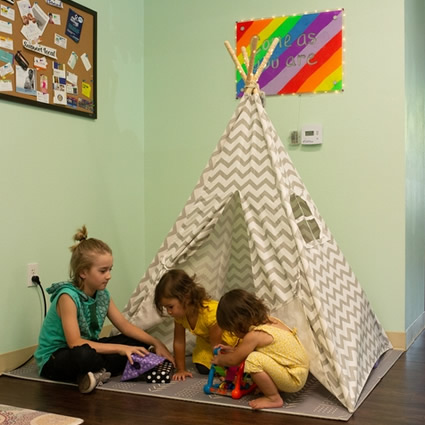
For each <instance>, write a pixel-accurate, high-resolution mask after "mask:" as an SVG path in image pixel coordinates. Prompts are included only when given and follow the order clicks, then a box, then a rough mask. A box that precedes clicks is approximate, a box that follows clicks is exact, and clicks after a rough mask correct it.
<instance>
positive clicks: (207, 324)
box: [176, 300, 239, 369]
mask: <svg viewBox="0 0 425 425" xmlns="http://www.w3.org/2000/svg"><path fill="white" fill-rule="evenodd" d="M203 304H204V307H205V308H202V309H200V310H199V313H198V320H197V322H196V325H195V327H194V328H193V329H192V328H191V326H190V324H189V322H188V320H187V318H186V317H185V318H184V319H179V320H177V319H176V323H179V324H180V325H182V326H183V327H184V328H185V329H187V330H188V331H189V332H190V333H192V334H193V335H195V336H196V344H195V348H194V349H193V353H192V361H193V363H199V364H202V365H204V366H206V367H207V368H208V369H209V368H210V367H211V360H212V358H213V349H212V347H211V343H210V340H209V330H210V328H211V327H212V326H213V325H215V324H216V323H217V319H216V312H217V307H218V301H216V300H207V301H204V303H203ZM222 341H223V344H226V345H231V346H232V347H234V346H235V345H236V344H237V343H238V341H239V338H237V337H235V336H234V335H232V334H230V333H229V332H227V331H224V332H223V335H222Z"/></svg>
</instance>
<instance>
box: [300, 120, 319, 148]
mask: <svg viewBox="0 0 425 425" xmlns="http://www.w3.org/2000/svg"><path fill="white" fill-rule="evenodd" d="M301 143H302V144H303V145H321V144H322V143H323V140H322V126H321V125H320V124H314V125H313V124H309V125H305V126H303V128H302V130H301Z"/></svg>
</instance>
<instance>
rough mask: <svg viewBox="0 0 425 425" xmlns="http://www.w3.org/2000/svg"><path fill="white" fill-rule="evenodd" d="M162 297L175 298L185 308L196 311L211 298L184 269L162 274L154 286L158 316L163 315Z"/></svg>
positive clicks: (194, 276) (194, 277)
mask: <svg viewBox="0 0 425 425" xmlns="http://www.w3.org/2000/svg"><path fill="white" fill-rule="evenodd" d="M163 298H177V299H178V300H179V302H180V303H181V304H182V305H183V307H184V308H185V310H189V311H197V310H199V309H200V308H204V305H203V302H204V301H206V300H209V299H211V297H210V296H209V295H208V294H207V292H206V290H205V288H204V287H203V286H201V285H200V284H199V283H198V282H197V281H196V275H193V276H189V275H188V274H187V273H186V272H185V271H184V270H181V269H172V270H169V271H168V272H166V273H165V274H164V276H162V278H161V279H160V281H159V282H158V284H157V285H156V287H155V297H154V304H155V307H156V310H157V312H158V313H159V315H160V316H164V315H165V314H164V309H163V306H162V304H161V300H162V299H163Z"/></svg>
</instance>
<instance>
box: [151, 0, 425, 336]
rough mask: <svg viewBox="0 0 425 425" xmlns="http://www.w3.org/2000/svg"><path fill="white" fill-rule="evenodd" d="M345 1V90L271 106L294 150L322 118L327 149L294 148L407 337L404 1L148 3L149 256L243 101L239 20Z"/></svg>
mask: <svg viewBox="0 0 425 425" xmlns="http://www.w3.org/2000/svg"><path fill="white" fill-rule="evenodd" d="M341 7H343V8H344V9H345V13H346V16H345V19H344V24H345V30H344V33H345V53H344V59H345V65H344V69H345V75H344V80H345V91H344V93H342V94H339V95H335V94H321V95H305V96H302V97H299V96H285V97H268V98H267V104H266V108H267V110H268V113H269V115H270V117H271V119H272V121H273V123H274V125H275V127H276V129H277V131H278V133H279V134H280V136H281V139H282V140H283V142H284V144H285V145H286V146H288V140H287V139H288V136H289V133H290V131H291V130H293V129H297V128H300V127H301V125H303V124H308V123H322V125H323V133H324V144H323V146H322V147H321V148H312V147H308V148H295V149H293V148H290V149H289V153H290V155H291V157H292V159H293V161H294V163H295V166H296V167H297V169H298V171H299V172H300V174H301V177H302V178H303V181H304V182H305V184H306V186H307V189H308V190H309V192H310V193H311V195H312V197H313V199H314V200H315V202H316V204H317V206H318V208H319V211H320V212H321V214H322V215H323V217H324V218H325V220H326V222H327V223H328V225H329V227H330V229H331V231H332V232H333V234H334V236H335V238H336V240H337V241H338V243H339V245H340V247H341V249H342V251H343V252H344V254H345V255H346V257H347V259H348V261H349V263H350V265H351V266H352V268H353V270H354V272H355V273H356V275H357V277H358V279H359V281H360V283H361V284H362V286H363V288H364V289H365V291H366V293H367V295H368V298H369V300H370V302H371V304H372V306H373V308H374V310H375V312H376V314H377V316H378V317H379V319H380V320H381V322H382V323H383V326H384V328H385V329H386V330H388V331H400V332H402V331H404V330H405V307H404V306H405V246H406V242H405V238H406V232H405V230H406V229H405V219H406V217H405V216H406V209H405V200H406V187H405V156H406V154H405V150H406V143H405V125H406V122H405V100H404V98H405V87H404V79H405V67H404V30H405V29H404V19H403V17H404V1H403V0H396V1H391V2H388V1H386V0H379V1H374V2H370V1H367V0H359V1H355V2H353V1H348V0H338V1H334V0H331V1H326V2H325V1H312V0H304V1H303V0H300V1H296V2H294V1H289V0H269V1H267V2H259V1H257V0H237V1H232V2H229V1H225V0H216V1H214V2H211V1H199V0H198V1H194V0H180V1H178V2H176V1H167V0H156V1H148V2H146V3H145V13H146V20H145V49H146V50H145V76H146V79H145V90H146V92H145V94H146V97H145V101H146V102H147V103H146V106H145V138H146V150H145V153H146V157H145V161H146V162H145V165H146V175H145V179H146V180H145V195H146V219H147V222H150V223H152V225H149V226H147V227H146V255H147V259H148V260H149V258H150V259H152V258H153V256H154V255H155V253H156V251H157V249H158V247H159V245H160V244H161V243H162V241H163V239H164V237H165V236H166V235H167V233H168V231H169V229H170V227H171V226H172V225H173V223H174V221H175V219H176V217H177V215H178V213H179V212H180V210H181V208H182V207H183V206H184V204H185V202H186V200H187V198H188V197H189V196H190V193H191V191H192V189H193V187H194V186H195V184H196V182H197V180H198V178H199V176H200V174H201V172H202V170H203V168H204V166H205V165H206V163H207V161H208V159H209V156H210V154H211V153H212V151H213V149H214V147H215V145H216V144H217V142H218V139H219V138H220V136H221V134H222V132H223V131H224V128H225V126H226V124H227V122H228V121H229V119H230V117H231V115H232V113H233V111H234V109H235V107H236V100H235V88H234V65H233V62H232V61H231V59H230V57H229V55H228V53H227V51H226V49H225V47H224V45H223V42H224V41H225V40H229V41H230V42H231V44H232V45H233V46H234V45H235V33H234V23H235V21H239V20H245V19H250V18H253V17H255V18H261V17H270V16H281V15H288V14H293V13H302V12H304V11H306V12H314V11H315V10H316V9H318V10H325V9H339V8H341ZM383 11H384V12H385V13H383ZM384 16H385V19H384V18H383V17H384ZM417 43H419V41H418V42H417ZM412 160H414V159H413V154H412ZM422 183H423V182H422ZM422 187H423V186H422ZM421 196H422V197H423V193H422V195H421ZM422 215H423V214H422ZM418 243H419V242H418ZM422 258H423V257H422ZM422 298H423V297H422Z"/></svg>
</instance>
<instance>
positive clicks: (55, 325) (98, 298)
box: [34, 282, 110, 372]
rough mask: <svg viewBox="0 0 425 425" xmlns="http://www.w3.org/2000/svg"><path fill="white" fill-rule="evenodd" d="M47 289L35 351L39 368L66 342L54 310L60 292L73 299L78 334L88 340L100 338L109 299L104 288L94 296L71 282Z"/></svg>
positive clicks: (59, 320) (63, 346)
mask: <svg viewBox="0 0 425 425" xmlns="http://www.w3.org/2000/svg"><path fill="white" fill-rule="evenodd" d="M46 291H47V292H48V293H49V294H51V297H50V302H51V305H50V308H49V311H48V313H47V316H46V318H45V319H44V322H43V326H42V328H41V332H40V336H39V341H38V347H37V350H36V351H35V353H34V357H35V360H36V362H37V366H38V370H39V372H41V370H42V369H43V366H44V365H45V364H46V362H47V361H48V360H49V359H50V356H51V355H52V354H53V353H54V352H55V351H57V350H59V349H60V348H66V347H67V346H68V344H67V342H66V338H65V334H64V332H63V328H62V321H61V318H60V317H59V316H58V313H57V302H58V299H59V297H60V296H61V295H62V294H68V295H69V296H70V297H71V298H72V299H73V301H74V303H75V305H76V306H77V319H78V325H79V327H80V333H81V337H82V338H84V339H88V340H91V341H95V340H97V339H98V338H99V334H100V331H101V330H102V327H103V323H104V322H105V318H106V315H107V313H108V308H109V302H110V295H109V291H108V290H107V289H104V290H103V291H97V292H96V294H95V296H94V297H89V296H88V295H86V294H85V293H84V292H83V291H81V290H80V289H78V288H77V287H76V286H74V285H73V284H72V282H59V283H54V284H53V285H52V286H50V287H49V288H47V290H46Z"/></svg>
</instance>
